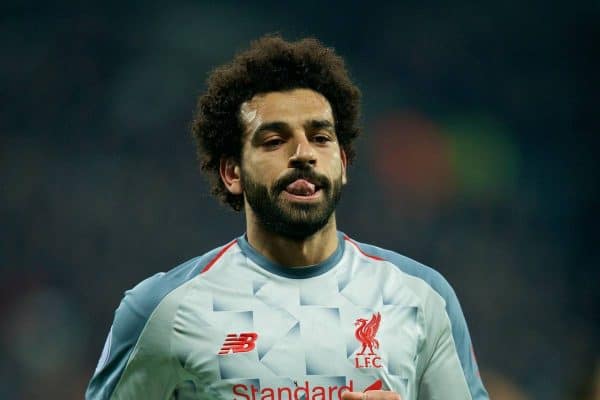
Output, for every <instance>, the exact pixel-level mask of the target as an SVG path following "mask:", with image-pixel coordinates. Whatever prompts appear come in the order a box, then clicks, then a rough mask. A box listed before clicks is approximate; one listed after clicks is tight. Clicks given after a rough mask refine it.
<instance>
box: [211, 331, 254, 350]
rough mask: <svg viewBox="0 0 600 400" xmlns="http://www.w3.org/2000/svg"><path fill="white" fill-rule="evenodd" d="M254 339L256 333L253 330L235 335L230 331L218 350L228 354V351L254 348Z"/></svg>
mask: <svg viewBox="0 0 600 400" xmlns="http://www.w3.org/2000/svg"><path fill="white" fill-rule="evenodd" d="M256 339H258V334H257V333H254V332H244V333H240V334H239V335H236V334H235V333H230V334H228V335H227V336H226V337H225V342H223V346H221V350H219V354H220V355H222V354H230V353H246V352H248V351H252V350H254V347H256Z"/></svg>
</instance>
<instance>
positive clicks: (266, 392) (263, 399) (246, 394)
mask: <svg viewBox="0 0 600 400" xmlns="http://www.w3.org/2000/svg"><path fill="white" fill-rule="evenodd" d="M294 386H295V388H289V387H285V386H284V387H275V388H274V387H262V388H259V387H256V386H254V385H244V384H241V383H239V384H237V385H233V388H232V392H233V396H234V398H233V399H234V400H341V399H342V393H344V392H346V391H350V392H353V391H354V382H353V381H352V379H350V381H348V385H347V386H339V387H338V386H319V385H315V386H311V384H310V382H309V381H304V385H302V386H299V385H298V382H297V381H294ZM382 388H383V383H382V382H381V380H380V379H377V380H376V381H375V382H373V383H372V384H371V385H369V386H367V387H366V388H364V389H363V390H362V391H363V392H366V391H367V390H381V389H382Z"/></svg>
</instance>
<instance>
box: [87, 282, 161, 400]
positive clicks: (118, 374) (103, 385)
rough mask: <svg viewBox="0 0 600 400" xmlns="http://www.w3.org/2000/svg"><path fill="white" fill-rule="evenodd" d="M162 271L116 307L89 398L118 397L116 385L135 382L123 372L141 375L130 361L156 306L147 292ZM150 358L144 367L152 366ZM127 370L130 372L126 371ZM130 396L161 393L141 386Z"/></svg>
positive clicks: (159, 351) (159, 350)
mask: <svg viewBox="0 0 600 400" xmlns="http://www.w3.org/2000/svg"><path fill="white" fill-rule="evenodd" d="M161 275H162V274H157V275H155V276H153V277H151V278H149V279H147V280H145V281H143V282H142V283H140V284H139V285H138V286H136V287H135V288H134V289H132V290H130V291H127V292H126V293H125V297H124V298H123V300H122V301H121V304H120V305H119V307H118V308H117V310H116V311H115V317H114V320H113V323H112V326H111V328H110V331H109V333H108V337H107V339H106V342H105V344H104V349H103V351H102V355H101V356H100V360H99V361H98V366H97V367H96V371H95V372H94V375H93V377H92V379H91V381H90V383H89V386H88V388H87V391H86V394H85V397H86V399H87V400H108V399H112V398H115V397H116V396H114V393H115V389H116V387H117V385H118V386H119V387H124V386H127V387H129V388H134V387H135V385H131V382H125V381H124V379H123V378H124V375H126V376H132V375H133V376H138V378H139V377H140V374H143V371H133V370H132V366H130V365H128V364H129V362H130V360H131V359H132V355H133V353H134V351H136V345H137V344H138V340H139V338H140V335H141V334H142V331H143V330H144V327H145V325H146V322H147V321H148V317H149V315H150V314H151V313H152V311H153V309H154V306H155V304H153V302H152V301H148V300H149V298H148V296H147V294H149V293H147V292H150V291H152V290H153V288H154V287H155V286H156V284H157V283H158V281H159V280H160V276H161ZM166 350H167V349H164V347H158V348H156V349H155V352H156V353H157V354H164V352H165V351H166ZM147 361H148V363H147V364H146V365H145V366H144V368H147V367H150V366H151V360H147ZM126 370H127V373H126V374H125V371H126ZM129 379H131V378H129ZM142 386H143V385H142ZM130 398H146V399H154V398H158V397H156V396H152V395H151V394H148V393H143V391H142V387H140V390H139V391H135V390H133V391H132V393H131V397H130Z"/></svg>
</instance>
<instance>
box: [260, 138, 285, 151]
mask: <svg viewBox="0 0 600 400" xmlns="http://www.w3.org/2000/svg"><path fill="white" fill-rule="evenodd" d="M281 144H283V139H281V138H278V137H274V138H270V139H268V140H265V141H264V142H263V146H264V147H267V148H275V147H277V146H279V145H281Z"/></svg>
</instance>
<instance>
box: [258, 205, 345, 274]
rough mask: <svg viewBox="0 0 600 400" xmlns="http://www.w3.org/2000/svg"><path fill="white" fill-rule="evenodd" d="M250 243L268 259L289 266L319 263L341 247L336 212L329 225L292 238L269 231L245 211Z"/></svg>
mask: <svg viewBox="0 0 600 400" xmlns="http://www.w3.org/2000/svg"><path fill="white" fill-rule="evenodd" d="M246 226H247V235H248V243H250V245H251V246H252V247H254V248H255V249H256V251H258V252H259V253H260V254H262V255H263V256H264V257H266V258H267V259H268V260H270V261H273V262H275V263H277V264H279V265H284V266H288V267H291V268H293V267H304V266H309V265H315V264H319V263H320V262H323V261H325V260H326V259H327V258H328V257H329V256H331V255H332V254H333V253H334V252H335V250H336V249H337V246H338V237H337V225H336V221H335V214H332V215H331V218H330V219H329V222H327V225H325V226H324V227H323V229H321V230H320V231H318V232H316V233H315V234H313V235H311V236H309V237H307V238H304V239H291V238H287V237H283V236H281V235H278V234H275V233H272V232H270V231H268V230H266V229H265V228H264V227H263V226H262V225H261V224H260V223H258V222H257V221H256V218H254V216H253V214H252V212H250V213H248V210H246Z"/></svg>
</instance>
